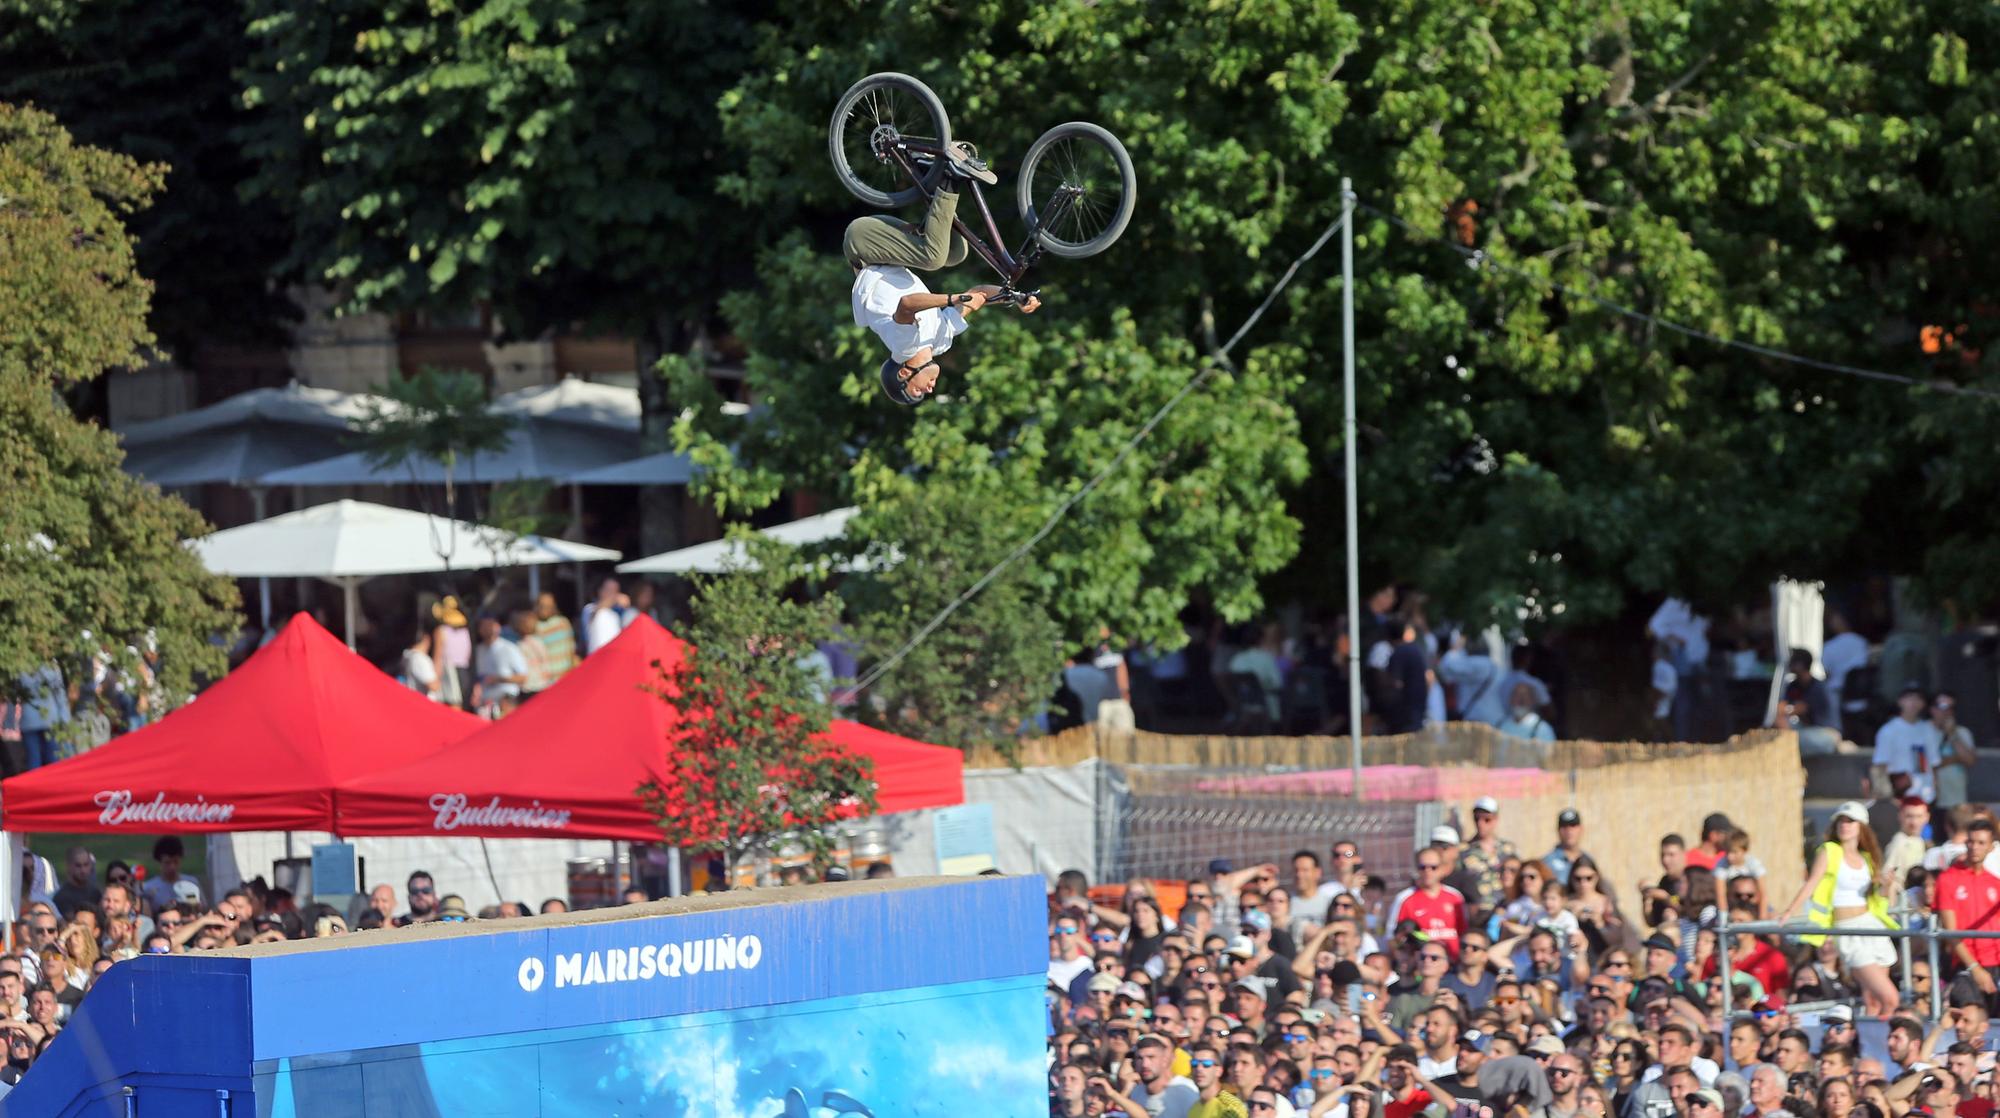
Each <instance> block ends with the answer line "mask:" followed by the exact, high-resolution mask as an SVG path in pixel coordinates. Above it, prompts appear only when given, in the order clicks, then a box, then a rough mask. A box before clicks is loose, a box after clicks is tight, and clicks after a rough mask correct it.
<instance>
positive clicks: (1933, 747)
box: [1870, 683, 1944, 804]
mask: <svg viewBox="0 0 2000 1118" xmlns="http://www.w3.org/2000/svg"><path fill="white" fill-rule="evenodd" d="M1929 706H1930V696H1929V695H1927V694H1925V693H1924V689H1923V685H1922V684H1918V683H1907V684H1904V685H1903V690H1902V691H1901V693H1899V694H1898V695H1897V696H1896V716H1895V717H1894V718H1891V719H1889V720H1888V721H1887V722H1884V723H1882V728H1881V729H1879V730H1877V731H1875V754H1874V756H1873V758H1871V760H1870V764H1871V766H1872V767H1873V769H1874V771H1875V774H1876V787H1877V788H1880V787H1881V783H1882V781H1883V780H1884V779H1886V780H1887V781H1888V785H1889V789H1890V792H1891V794H1892V795H1894V796H1895V797H1896V798H1897V799H1902V798H1903V797H1904V796H1915V797H1916V798H1918V799H1920V800H1922V801H1923V802H1925V803H1927V804H1928V803H1934V802H1935V801H1936V800H1937V767H1938V762H1939V761H1941V760H1943V759H1944V735H1943V734H1941V733H1939V732H1938V728H1937V726H1936V724H1935V723H1933V722H1931V721H1930V720H1929V719H1927V718H1925V717H1924V710H1925V708H1927V707H1929Z"/></svg>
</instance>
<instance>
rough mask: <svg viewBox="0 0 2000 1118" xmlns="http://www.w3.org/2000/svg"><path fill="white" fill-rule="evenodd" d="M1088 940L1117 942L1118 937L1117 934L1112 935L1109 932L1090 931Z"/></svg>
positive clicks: (1093, 941)
mask: <svg viewBox="0 0 2000 1118" xmlns="http://www.w3.org/2000/svg"><path fill="white" fill-rule="evenodd" d="M1090 942H1092V943H1117V942H1118V937H1117V936H1114V935H1112V934H1111V933H1110V932H1092V933H1091V934H1090Z"/></svg>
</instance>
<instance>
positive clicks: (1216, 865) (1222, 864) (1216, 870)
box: [1208, 858, 1231, 877]
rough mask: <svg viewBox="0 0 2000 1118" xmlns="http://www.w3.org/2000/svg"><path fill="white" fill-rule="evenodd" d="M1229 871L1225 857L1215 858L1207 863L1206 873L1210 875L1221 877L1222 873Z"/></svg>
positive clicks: (1229, 867) (1227, 860)
mask: <svg viewBox="0 0 2000 1118" xmlns="http://www.w3.org/2000/svg"><path fill="white" fill-rule="evenodd" d="M1229 872H1231V866H1230V865H1229V859H1227V858H1216V859H1214V860H1213V861H1211V862H1209V863H1208V874H1209V876H1210V877H1221V876H1222V875H1223V874H1225V873H1229Z"/></svg>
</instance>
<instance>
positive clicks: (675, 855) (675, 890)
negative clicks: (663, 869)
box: [667, 846, 681, 897]
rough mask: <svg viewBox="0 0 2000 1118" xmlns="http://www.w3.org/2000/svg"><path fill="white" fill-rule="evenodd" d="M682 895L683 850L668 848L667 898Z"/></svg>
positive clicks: (674, 847)
mask: <svg viewBox="0 0 2000 1118" xmlns="http://www.w3.org/2000/svg"><path fill="white" fill-rule="evenodd" d="M680 895H681V848H680V847H678V846H669V847H667V896H669V897H678V896H680Z"/></svg>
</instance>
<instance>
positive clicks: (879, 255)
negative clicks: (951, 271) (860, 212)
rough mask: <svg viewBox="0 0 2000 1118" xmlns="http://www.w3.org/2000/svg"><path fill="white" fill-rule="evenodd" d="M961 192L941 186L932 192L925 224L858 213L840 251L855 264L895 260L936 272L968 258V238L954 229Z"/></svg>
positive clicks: (863, 266) (861, 265)
mask: <svg viewBox="0 0 2000 1118" xmlns="http://www.w3.org/2000/svg"><path fill="white" fill-rule="evenodd" d="M957 213H958V195H957V194H954V193H952V192H950V191H947V190H940V191H938V192H937V193H936V194H934V195H932V196H931V203H930V208H929V209H927V210H926V211H925V212H924V223H923V225H922V226H916V225H911V224H909V223H908V222H903V221H896V220H893V219H891V218H886V217H859V218H855V219H854V220H853V221H852V222H850V223H848V226H847V235H846V237H845V238H843V240H842V242H841V251H842V253H843V254H844V255H845V256H846V257H847V262H848V263H849V264H851V265H853V266H854V267H855V268H865V267H867V266H869V265H870V264H893V265H896V266H898V267H903V268H914V269H916V270H918V271H922V272H934V271H936V270H938V269H939V268H943V267H946V266H947V265H951V264H956V263H958V262H959V261H961V260H963V259H965V255H966V244H965V238H963V237H960V236H958V235H957V234H956V233H954V232H953V231H952V228H951V222H952V218H953V217H954V216H955V215H956V214H957Z"/></svg>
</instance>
